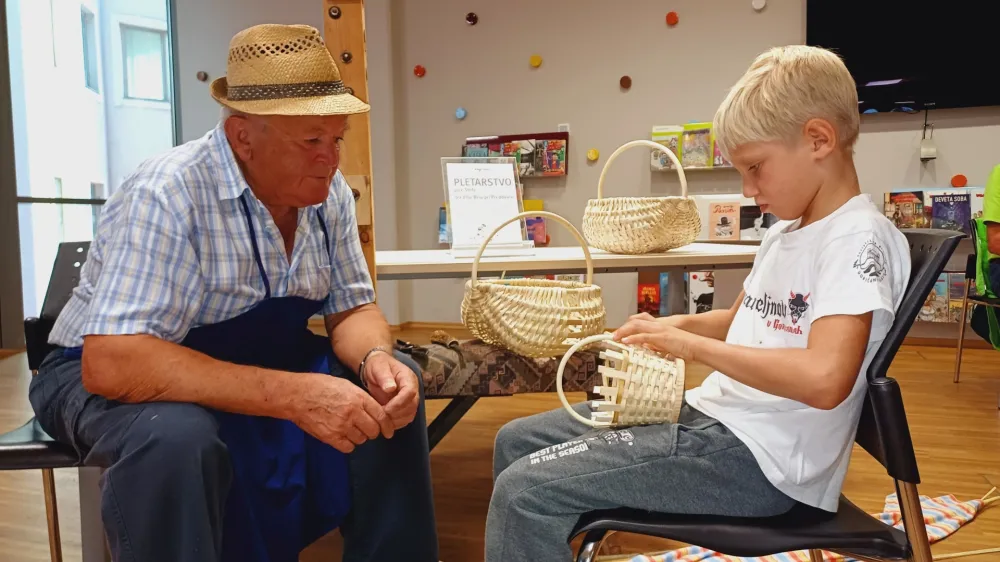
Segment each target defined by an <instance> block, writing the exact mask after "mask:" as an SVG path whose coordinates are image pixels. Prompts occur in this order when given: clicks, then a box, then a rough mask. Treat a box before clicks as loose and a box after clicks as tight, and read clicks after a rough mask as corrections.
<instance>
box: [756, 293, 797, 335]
mask: <svg viewBox="0 0 1000 562" xmlns="http://www.w3.org/2000/svg"><path fill="white" fill-rule="evenodd" d="M788 294H789V298H788V300H785V301H782V300H778V299H776V298H774V297H772V296H771V295H769V294H768V293H767V292H765V293H764V296H763V297H755V296H753V295H750V294H747V295H745V296H744V298H743V307H744V308H746V309H748V310H751V311H755V312H757V313H758V314H759V315H760V317H761V319H763V320H765V323H766V326H767V327H768V328H769V329H771V330H775V331H777V332H785V333H787V334H792V335H802V334H803V331H802V327H801V326H800V325H799V320H801V319H802V317H803V316H804V315H805V313H806V311H807V310H809V295H811V294H812V293H811V292H807V293H796V292H795V291H789V292H788Z"/></svg>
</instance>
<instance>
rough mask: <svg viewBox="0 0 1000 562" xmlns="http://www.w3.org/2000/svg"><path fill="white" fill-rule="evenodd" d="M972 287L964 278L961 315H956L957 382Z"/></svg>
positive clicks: (969, 280)
mask: <svg viewBox="0 0 1000 562" xmlns="http://www.w3.org/2000/svg"><path fill="white" fill-rule="evenodd" d="M971 289H972V280H971V279H966V280H965V294H964V295H962V315H961V316H959V317H958V342H957V344H956V348H957V349H956V351H955V379H954V382H958V375H959V373H960V372H961V370H962V348H963V347H965V324H966V322H965V319H966V318H968V312H969V291H970V290H971Z"/></svg>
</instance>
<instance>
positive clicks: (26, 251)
mask: <svg viewBox="0 0 1000 562" xmlns="http://www.w3.org/2000/svg"><path fill="white" fill-rule="evenodd" d="M100 212H101V205H80V204H64V205H60V204H56V203H20V204H19V205H18V206H17V217H18V223H19V226H20V228H21V232H20V234H21V285H22V290H23V295H24V315H25V317H28V316H37V315H38V313H39V311H40V310H41V309H42V301H44V300H45V290H46V289H47V288H48V286H49V277H50V276H51V275H52V265H53V264H54V263H55V259H56V250H58V248H59V244H60V243H61V242H86V241H90V240H93V239H94V232H95V228H96V226H97V219H98V217H99V216H100Z"/></svg>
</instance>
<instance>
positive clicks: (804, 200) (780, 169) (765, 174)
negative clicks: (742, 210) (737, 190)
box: [730, 120, 836, 220]
mask: <svg viewBox="0 0 1000 562" xmlns="http://www.w3.org/2000/svg"><path fill="white" fill-rule="evenodd" d="M816 121H818V120H814V121H811V122H810V123H807V124H806V126H805V127H804V128H803V132H802V135H801V136H800V137H799V138H798V139H797V140H796V141H795V142H784V141H767V142H753V143H747V144H745V145H742V146H740V147H738V148H736V149H735V150H734V151H733V153H732V154H731V155H730V156H731V158H730V160H731V161H732V163H733V165H734V166H735V167H736V169H737V170H739V172H740V175H741V176H742V177H743V196H744V197H749V198H753V199H754V201H755V202H756V203H757V205H759V206H760V207H761V211H763V212H768V213H771V214H773V215H774V216H776V217H778V218H779V219H781V220H795V219H797V218H799V217H801V216H802V214H803V213H804V212H805V210H806V208H807V207H808V206H809V204H810V203H811V202H812V200H813V198H814V197H815V196H816V192H817V191H818V190H819V188H820V186H821V185H822V183H823V178H824V160H825V159H826V157H827V156H828V155H829V154H830V153H831V151H832V150H833V147H834V145H835V144H836V140H835V136H833V131H832V128H830V126H829V124H828V123H826V122H822V121H818V122H816Z"/></svg>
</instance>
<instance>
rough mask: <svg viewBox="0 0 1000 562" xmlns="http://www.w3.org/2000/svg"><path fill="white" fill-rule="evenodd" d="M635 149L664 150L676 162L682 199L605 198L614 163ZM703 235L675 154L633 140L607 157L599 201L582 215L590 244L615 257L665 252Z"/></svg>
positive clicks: (591, 203) (593, 202) (588, 206)
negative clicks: (625, 152)
mask: <svg viewBox="0 0 1000 562" xmlns="http://www.w3.org/2000/svg"><path fill="white" fill-rule="evenodd" d="M636 146H649V147H652V148H655V149H657V150H661V151H663V152H665V153H666V154H667V156H669V157H670V159H671V160H673V162H674V166H675V167H676V168H677V175H678V176H679V177H680V180H681V195H680V197H675V196H668V197H603V195H604V178H605V176H606V175H607V173H608V169H609V168H610V166H611V163H612V162H614V160H615V158H617V157H618V155H620V154H621V153H622V152H624V151H626V150H628V149H629V148H632V147H636ZM700 232H701V217H700V216H699V215H698V207H697V205H696V204H695V201H694V199H693V198H691V197H688V187H687V177H685V175H684V168H683V167H682V166H681V163H680V161H679V160H678V159H677V155H676V154H674V153H673V151H671V150H668V149H666V147H664V146H663V145H661V144H657V143H655V142H653V141H649V140H634V141H631V142H627V143H625V144H623V145H622V146H620V147H618V150H615V151H614V153H612V154H611V156H609V157H608V161H607V162H606V163H605V164H604V169H603V170H601V178H600V179H599V180H598V182H597V199H591V200H590V201H588V202H587V208H586V210H585V211H584V213H583V235H584V236H585V237H586V238H587V242H589V243H590V245H592V246H594V247H595V248H600V249H602V250H604V251H606V252H612V253H616V254H647V253H655V252H666V251H667V250H672V249H674V248H679V247H681V246H686V245H687V244H690V243H692V242H694V241H695V240H696V239H697V238H698V234H699V233H700Z"/></svg>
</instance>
